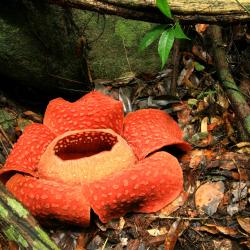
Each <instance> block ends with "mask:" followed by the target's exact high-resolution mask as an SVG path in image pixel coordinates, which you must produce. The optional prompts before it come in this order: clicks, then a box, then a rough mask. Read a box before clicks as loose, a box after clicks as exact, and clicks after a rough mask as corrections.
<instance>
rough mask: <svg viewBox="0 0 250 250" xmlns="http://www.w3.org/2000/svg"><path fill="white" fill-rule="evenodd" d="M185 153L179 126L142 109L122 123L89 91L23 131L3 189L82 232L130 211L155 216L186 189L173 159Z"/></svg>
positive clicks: (107, 100)
mask: <svg viewBox="0 0 250 250" xmlns="http://www.w3.org/2000/svg"><path fill="white" fill-rule="evenodd" d="M170 145H175V146H177V147H179V148H181V149H182V150H188V149H189V147H190V146H189V144H188V143H186V142H185V141H183V140H182V132H181V130H180V128H179V127H178V125H177V123H176V122H175V121H174V120H173V119H172V118H171V117H170V116H169V115H167V114H165V113H164V112H163V111H160V110H155V109H143V110H138V111H135V112H131V113H129V114H128V115H127V116H126V117H125V118H124V114H123V109H122V103H121V102H119V101H116V100H114V99H112V98H111V97H108V96H105V95H103V94H101V93H99V92H96V91H93V92H91V93H89V94H87V95H85V96H84V97H83V98H81V99H79V100H78V101H76V102H74V103H70V102H67V101H65V100H63V99H62V98H57V99H55V100H52V101H51V102H50V103H49V105H48V107H47V110H46V112H45V116H44V122H43V124H36V123H33V124H31V125H29V126H27V127H26V129H25V131H24V132H23V134H22V135H21V136H20V138H19V139H18V141H17V143H16V144H15V145H14V148H13V150H12V152H11V154H10V155H9V157H8V159H7V161H6V164H5V166H4V167H3V168H2V169H1V170H0V178H1V180H2V181H3V182H4V183H6V187H7V189H8V190H9V191H10V192H12V193H13V194H14V196H15V197H16V198H17V199H18V200H20V201H21V202H22V203H23V204H24V205H25V206H26V207H27V208H28V209H29V210H30V211H31V212H32V214H33V215H35V216H37V217H39V218H56V219H59V220H62V221H66V222H70V223H74V224H78V225H83V226H87V225H88V224H89V221H90V209H93V210H94V212H95V213H96V214H97V215H98V216H99V218H100V220H101V221H102V222H107V221H109V220H110V219H112V218H119V217H120V216H122V215H124V214H125V213H127V212H145V213H149V212H155V211H158V210H159V209H161V208H162V207H164V206H165V205H166V204H168V203H170V202H171V201H173V200H174V199H175V198H176V197H177V196H178V195H179V193H180V192H181V191H182V189H183V176H182V170H181V167H180V166H179V163H178V161H177V159H176V158H175V157H174V156H172V155H171V154H169V153H167V152H164V151H160V149H161V148H163V147H164V146H170Z"/></svg>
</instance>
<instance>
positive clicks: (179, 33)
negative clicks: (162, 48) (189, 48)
mask: <svg viewBox="0 0 250 250" xmlns="http://www.w3.org/2000/svg"><path fill="white" fill-rule="evenodd" d="M174 37H175V38H177V39H189V40H190V38H189V37H187V36H186V35H185V33H184V31H183V29H182V28H181V26H180V23H179V22H178V21H177V22H176V23H175V28H174Z"/></svg>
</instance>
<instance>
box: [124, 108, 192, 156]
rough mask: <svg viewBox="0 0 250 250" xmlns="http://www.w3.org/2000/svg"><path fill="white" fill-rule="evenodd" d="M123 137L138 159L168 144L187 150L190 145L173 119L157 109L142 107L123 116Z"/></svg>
mask: <svg viewBox="0 0 250 250" xmlns="http://www.w3.org/2000/svg"><path fill="white" fill-rule="evenodd" d="M124 137H125V139H126V140H127V142H128V144H129V145H130V146H131V147H132V148H133V150H134V152H135V154H136V155H137V157H138V158H139V159H143V158H144V157H146V156H147V155H148V154H150V153H152V152H154V151H156V150H158V149H160V148H162V147H164V146H169V145H176V146H177V147H179V148H181V149H182V150H184V151H186V150H189V149H190V148H191V147H190V145H189V144H188V143H187V142H185V141H184V140H183V139H182V137H183V133H182V131H181V129H180V128H179V126H178V124H177V123H176V122H175V120H174V119H173V118H172V117H171V116H170V115H168V114H166V113H165V112H163V111H161V110H157V109H142V110H138V111H135V112H132V113H129V114H128V115H127V116H126V118H125V123H124Z"/></svg>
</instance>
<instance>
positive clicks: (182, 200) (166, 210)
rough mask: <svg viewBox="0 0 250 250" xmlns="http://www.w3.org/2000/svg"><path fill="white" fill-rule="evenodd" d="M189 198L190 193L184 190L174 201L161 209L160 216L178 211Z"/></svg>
mask: <svg viewBox="0 0 250 250" xmlns="http://www.w3.org/2000/svg"><path fill="white" fill-rule="evenodd" d="M187 199H188V193H187V192H182V193H181V194H180V195H179V196H178V197H177V198H176V199H175V200H174V201H173V202H171V203H170V204H169V205H167V206H165V207H164V208H162V209H161V210H160V214H159V218H161V216H168V215H170V214H171V213H173V212H174V211H176V210H177V209H178V208H180V207H181V206H182V205H183V204H184V203H185V202H186V201H187Z"/></svg>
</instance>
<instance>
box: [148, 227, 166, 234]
mask: <svg viewBox="0 0 250 250" xmlns="http://www.w3.org/2000/svg"><path fill="white" fill-rule="evenodd" d="M147 232H148V233H149V234H150V235H151V236H159V235H164V234H166V233H167V232H168V231H167V229H166V227H161V228H152V229H148V230H147Z"/></svg>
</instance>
